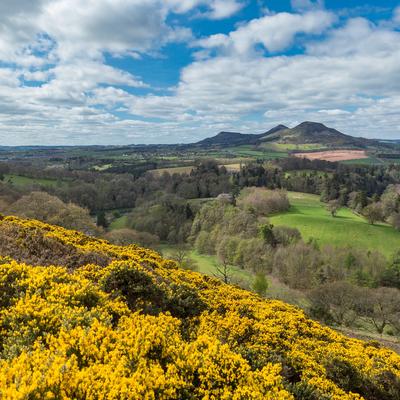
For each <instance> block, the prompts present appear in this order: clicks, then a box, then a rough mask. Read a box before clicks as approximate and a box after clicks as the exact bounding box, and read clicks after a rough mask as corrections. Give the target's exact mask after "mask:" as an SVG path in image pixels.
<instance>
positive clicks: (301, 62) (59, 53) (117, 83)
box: [0, 0, 400, 144]
mask: <svg viewBox="0 0 400 400" xmlns="http://www.w3.org/2000/svg"><path fill="white" fill-rule="evenodd" d="M245 4H247V3H246V1H236V0H232V1H231V0H228V1H221V0H182V1H178V0H164V1H161V0H129V1H128V0H87V1H85V2H83V1H82V0H51V1H50V0H41V1H39V0H37V1H27V0H14V1H10V0H3V1H2V2H1V3H0V61H5V62H11V63H16V64H17V66H16V67H15V68H10V67H7V68H6V67H3V68H0V139H1V141H2V143H3V144H7V143H8V144H11V143H9V141H10V140H11V139H10V138H14V139H13V140H14V143H17V141H18V142H19V143H33V142H34V141H35V140H36V143H37V144H43V143H47V144H49V143H64V144H71V143H73V142H80V143H130V142H145V141H147V142H168V141H173V142H181V141H191V140H195V139H197V138H198V136H199V135H201V136H206V135H211V134H214V133H215V132H217V131H219V130H222V129H235V130H240V131H244V132H263V131H265V130H266V129H267V128H268V127H270V126H272V125H275V124H278V123H286V124H288V125H293V124H295V123H297V122H301V121H303V120H313V119H314V120H319V121H321V122H324V123H327V124H329V125H332V126H334V127H336V128H338V129H341V130H343V131H345V132H347V133H350V134H355V135H365V136H370V137H374V136H385V137H390V136H392V137H395V136H398V135H399V133H400V132H399V126H400V123H399V117H400V116H399V111H398V110H399V108H400V95H399V93H400V80H399V79H398V77H399V76H400V32H398V31H397V30H395V29H394V21H396V19H397V20H399V19H398V18H399V17H398V15H399V13H400V12H399V11H398V10H397V11H396V12H395V13H394V17H393V19H391V20H390V21H387V23H386V24H385V23H382V24H379V25H375V24H373V23H371V22H370V21H368V20H366V19H362V18H354V19H348V20H347V22H346V23H344V24H341V23H340V21H338V20H336V18H335V16H334V15H333V14H332V13H330V12H328V11H326V10H323V9H322V8H321V7H319V8H318V7H316V2H310V1H302V2H300V1H297V2H296V4H294V2H293V4H294V6H295V7H296V8H297V9H298V10H301V12H298V13H278V14H271V13H270V14H268V15H264V16H263V17H260V18H257V19H254V20H251V21H247V22H243V23H241V24H240V25H238V26H237V27H236V28H235V29H234V30H233V31H232V32H230V33H229V34H222V33H218V34H215V35H212V36H209V37H206V38H202V39H200V40H197V41H194V40H192V41H191V43H193V47H197V48H199V49H200V52H197V53H195V52H196V51H197V50H198V49H197V48H192V50H193V52H194V54H195V55H197V56H198V58H197V60H195V61H194V62H192V63H190V64H189V65H187V66H186V67H185V68H183V69H182V71H181V75H180V81H179V83H178V84H177V85H176V87H172V88H170V92H169V93H170V95H168V96H167V95H163V96H161V95H156V94H154V93H158V92H157V91H156V90H153V91H152V92H151V93H150V94H144V95H143V94H142V95H139V94H132V93H140V92H138V91H136V92H135V91H134V90H131V88H141V89H148V87H147V85H146V82H145V81H144V80H143V79H142V78H141V77H138V76H136V75H135V72H134V71H132V73H129V72H127V71H123V70H121V69H118V68H116V67H113V66H111V65H107V64H106V61H105V60H106V57H105V55H106V54H108V53H110V54H112V55H113V56H114V57H120V58H122V57H133V58H135V59H136V60H139V62H142V61H140V60H141V59H143V62H146V61H145V58H146V57H147V56H148V55H152V54H153V55H154V54H156V53H158V52H160V51H162V47H163V46H164V45H165V44H167V43H169V42H176V41H187V40H189V39H190V38H191V35H192V33H191V31H190V29H188V28H185V27H183V26H181V25H179V24H177V23H175V24H172V23H171V20H172V21H174V20H175V17H176V14H181V15H179V16H178V17H177V20H179V21H182V20H183V19H184V16H183V15H182V14H186V13H190V14H189V18H199V17H205V18H213V19H219V18H227V17H229V16H231V15H233V14H235V13H237V12H238V11H239V10H240V8H241V7H242V6H243V5H245ZM320 5H321V6H322V3H321V4H320ZM306 9H307V10H306ZM171 12H172V13H173V18H169V17H170V16H171ZM174 14H175V16H174ZM316 36H318V40H317V39H316ZM293 44H296V45H297V44H300V45H301V47H300V46H298V49H301V48H304V51H302V52H301V54H295V55H277V53H280V52H282V51H284V50H285V49H287V48H290V47H291V46H292V45H293ZM261 46H262V47H263V48H264V49H265V50H267V51H268V53H269V55H268V56H267V55H266V52H265V51H259V49H260V47H261ZM268 53H267V54H268ZM126 87H129V88H130V89H126ZM146 93H147V92H146ZM116 110H117V111H118V112H116ZM120 113H122V114H123V115H124V116H123V117H121V116H120ZM248 116H251V117H252V118H250V119H249V118H247V117H248ZM254 116H256V117H254ZM154 121H156V122H154Z"/></svg>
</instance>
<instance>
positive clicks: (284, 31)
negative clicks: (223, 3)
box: [196, 11, 335, 56]
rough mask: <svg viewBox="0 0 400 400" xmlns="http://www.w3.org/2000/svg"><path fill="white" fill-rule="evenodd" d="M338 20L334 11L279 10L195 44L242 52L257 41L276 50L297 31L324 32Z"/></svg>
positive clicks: (300, 32)
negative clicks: (304, 11)
mask: <svg viewBox="0 0 400 400" xmlns="http://www.w3.org/2000/svg"><path fill="white" fill-rule="evenodd" d="M334 20H335V17H334V15H333V14H332V13H329V12H326V11H310V12H308V13H305V14H290V13H279V14H274V15H266V16H264V17H261V18H258V19H254V20H252V21H250V22H249V23H247V24H245V25H242V26H240V27H239V28H238V29H237V30H235V31H233V32H231V33H230V34H229V35H222V34H217V35H213V36H210V37H208V38H203V39H201V40H199V41H197V42H196V44H197V45H198V46H200V47H203V48H215V47H217V48H220V49H222V50H223V51H226V52H232V51H233V52H236V53H238V54H240V55H242V56H243V55H246V54H249V53H251V52H252V51H253V50H254V48H255V46H256V45H257V44H261V45H263V46H264V47H265V48H266V49H267V50H268V51H270V52H276V51H282V50H285V49H286V48H287V47H289V46H290V45H291V44H292V43H293V40H294V39H295V37H296V35H298V34H321V33H323V32H324V31H325V30H326V29H327V28H329V27H330V26H331V25H332V24H333V22H334Z"/></svg>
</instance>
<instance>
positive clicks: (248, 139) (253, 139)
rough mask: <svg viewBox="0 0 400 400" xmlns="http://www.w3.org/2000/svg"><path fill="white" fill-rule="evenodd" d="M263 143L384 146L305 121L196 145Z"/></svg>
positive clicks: (220, 135)
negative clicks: (293, 125) (290, 125)
mask: <svg viewBox="0 0 400 400" xmlns="http://www.w3.org/2000/svg"><path fill="white" fill-rule="evenodd" d="M263 143H285V144H297V145H299V144H316V143H318V144H320V145H324V146H327V147H357V148H366V147H368V146H379V145H382V144H380V143H379V142H378V141H376V140H371V139H365V138H361V137H353V136H350V135H346V134H344V133H342V132H339V131H338V130H336V129H333V128H329V127H327V126H325V125H324V124H321V123H318V122H310V121H305V122H302V123H301V124H299V125H297V126H295V127H294V128H288V127H287V126H285V125H278V126H276V127H274V128H272V129H270V130H269V131H267V132H265V133H261V134H243V133H238V132H220V133H218V134H217V135H216V136H213V137H210V138H207V139H204V140H202V141H200V142H197V143H196V144H195V146H200V147H210V146H241V145H260V144H263Z"/></svg>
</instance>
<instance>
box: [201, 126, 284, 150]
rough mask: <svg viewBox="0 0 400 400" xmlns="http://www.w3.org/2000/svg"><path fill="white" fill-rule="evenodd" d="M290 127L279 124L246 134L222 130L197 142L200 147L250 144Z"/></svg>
mask: <svg viewBox="0 0 400 400" xmlns="http://www.w3.org/2000/svg"><path fill="white" fill-rule="evenodd" d="M286 129H288V127H287V126H285V125H278V126H276V127H274V128H272V129H270V130H269V131H267V132H265V133H261V134H257V135H253V134H244V133H239V132H220V133H218V134H217V135H216V136H213V137H211V138H207V139H204V140H201V141H200V142H197V143H195V145H196V146H199V147H211V146H241V145H249V144H258V143H260V141H262V139H263V138H264V137H266V136H269V135H274V134H276V133H277V132H279V131H282V130H286Z"/></svg>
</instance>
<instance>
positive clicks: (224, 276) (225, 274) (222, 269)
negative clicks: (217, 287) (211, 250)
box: [214, 259, 233, 284]
mask: <svg viewBox="0 0 400 400" xmlns="http://www.w3.org/2000/svg"><path fill="white" fill-rule="evenodd" d="M214 266H215V271H216V272H215V273H214V276H215V277H216V278H218V279H221V280H222V281H223V282H224V283H227V284H228V283H231V282H232V278H233V269H232V267H231V266H230V265H229V264H228V261H227V260H225V259H223V260H221V262H219V263H218V264H217V263H216V264H214Z"/></svg>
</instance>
